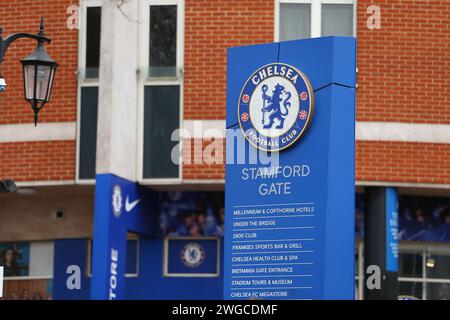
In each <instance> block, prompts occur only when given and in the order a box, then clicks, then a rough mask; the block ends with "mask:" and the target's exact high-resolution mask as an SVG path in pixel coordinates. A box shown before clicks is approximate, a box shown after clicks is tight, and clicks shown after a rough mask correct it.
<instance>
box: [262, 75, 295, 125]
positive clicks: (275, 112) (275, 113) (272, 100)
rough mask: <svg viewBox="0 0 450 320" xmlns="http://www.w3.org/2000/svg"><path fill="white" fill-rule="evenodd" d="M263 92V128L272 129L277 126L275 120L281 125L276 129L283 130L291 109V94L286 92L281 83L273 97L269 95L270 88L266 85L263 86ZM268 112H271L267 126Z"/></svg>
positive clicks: (274, 91) (275, 89) (277, 85)
mask: <svg viewBox="0 0 450 320" xmlns="http://www.w3.org/2000/svg"><path fill="white" fill-rule="evenodd" d="M261 90H262V99H263V107H262V109H261V112H262V113H263V114H262V124H263V125H264V126H263V128H264V129H271V128H272V126H273V125H274V124H275V119H277V120H278V121H279V124H278V125H277V126H276V127H275V129H283V126H284V120H285V118H286V116H287V115H288V114H289V107H290V106H291V102H290V101H289V100H290V99H291V93H290V92H289V91H286V90H285V88H284V87H283V86H282V85H280V84H279V83H277V84H276V85H275V88H274V89H273V91H272V95H271V96H270V95H268V94H267V91H268V90H269V87H268V86H267V85H266V84H265V85H263V86H262V88H261ZM282 95H285V99H284V101H282V100H283V99H282ZM266 112H270V114H269V123H267V124H265V118H266V117H265V115H266Z"/></svg>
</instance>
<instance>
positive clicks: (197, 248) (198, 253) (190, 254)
mask: <svg viewBox="0 0 450 320" xmlns="http://www.w3.org/2000/svg"><path fill="white" fill-rule="evenodd" d="M181 261H183V263H184V264H185V265H186V266H188V267H191V268H196V267H198V266H199V265H201V264H202V263H203V261H205V250H204V249H203V247H202V246H201V245H200V244H198V243H194V242H192V243H188V244H187V245H185V246H184V247H183V249H182V250H181Z"/></svg>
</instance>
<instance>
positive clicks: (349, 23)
mask: <svg viewBox="0 0 450 320" xmlns="http://www.w3.org/2000/svg"><path fill="white" fill-rule="evenodd" d="M275 9H276V13H275V41H286V40H296V39H306V38H311V37H313V38H314V37H320V36H355V35H356V32H355V30H356V19H355V18H356V0H277V3H276V8H275Z"/></svg>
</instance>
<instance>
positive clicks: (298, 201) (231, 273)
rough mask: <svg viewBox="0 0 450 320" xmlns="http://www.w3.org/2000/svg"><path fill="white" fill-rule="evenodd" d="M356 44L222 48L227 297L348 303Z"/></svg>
mask: <svg viewBox="0 0 450 320" xmlns="http://www.w3.org/2000/svg"><path fill="white" fill-rule="evenodd" d="M355 79H356V41H355V39H354V38H348V37H326V38H316V39H308V40H298V41H288V42H281V43H271V44H264V45H255V46H246V47H236V48H231V49H229V50H228V74H227V140H226V143H227V165H226V192H225V217H226V218H225V239H224V241H225V249H224V250H225V254H224V259H225V261H224V298H225V299H353V298H354V210H355V209H354V206H355V199H354V196H355V193H354V161H355V160H354V154H355V153H354V152H355V147H354V132H355V131H354V129H355Z"/></svg>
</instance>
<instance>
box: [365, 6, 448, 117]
mask: <svg viewBox="0 0 450 320" xmlns="http://www.w3.org/2000/svg"><path fill="white" fill-rule="evenodd" d="M371 4H376V5H378V6H380V8H381V29H380V30H369V29H368V28H367V26H366V21H367V18H368V17H369V14H367V13H366V9H367V7H368V6H369V5H371ZM449 17H450V1H448V0H409V1H400V0H397V1H392V0H377V1H372V0H359V1H358V29H357V30H358V68H359V74H358V90H357V103H358V108H357V120H360V121H392V122H421V123H447V124H448V123H450V28H449V23H450V18H449Z"/></svg>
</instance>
